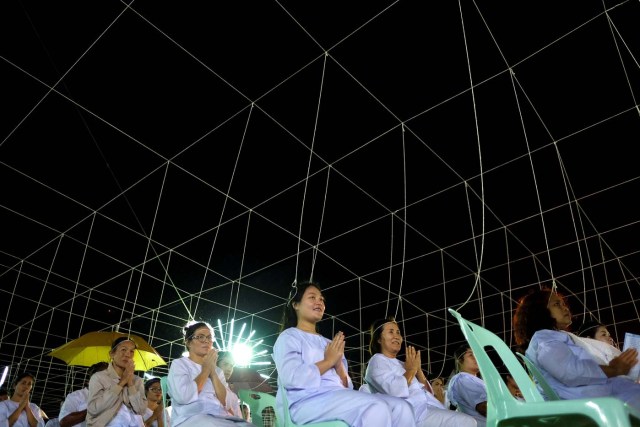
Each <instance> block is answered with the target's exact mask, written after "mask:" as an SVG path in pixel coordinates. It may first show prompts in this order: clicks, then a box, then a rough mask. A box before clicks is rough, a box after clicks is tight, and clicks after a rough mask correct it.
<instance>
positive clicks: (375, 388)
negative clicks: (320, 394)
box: [365, 318, 476, 427]
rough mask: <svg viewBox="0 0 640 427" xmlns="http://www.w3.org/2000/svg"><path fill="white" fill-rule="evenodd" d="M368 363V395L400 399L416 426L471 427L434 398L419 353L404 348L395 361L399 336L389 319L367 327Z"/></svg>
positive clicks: (468, 418) (467, 420)
mask: <svg viewBox="0 0 640 427" xmlns="http://www.w3.org/2000/svg"><path fill="white" fill-rule="evenodd" d="M370 331H371V343H370V345H369V352H370V353H371V359H370V360H369V363H368V364H367V370H366V374H365V380H366V382H367V385H368V388H369V390H370V392H371V393H374V394H375V393H383V394H388V395H391V396H396V397H400V398H402V399H404V400H406V401H407V402H409V404H411V406H412V407H413V410H414V414H415V419H416V425H417V426H419V427H427V426H443V427H444V426H450V427H458V426H460V427H463V426H469V427H475V426H476V421H475V420H474V419H473V417H471V416H469V415H466V414H463V413H460V412H456V411H452V410H450V409H446V408H445V407H444V405H443V404H442V403H441V402H440V401H439V400H438V399H437V398H436V397H435V395H434V394H433V389H432V388H431V383H429V381H427V378H426V377H425V375H424V372H423V371H422V367H421V364H422V362H421V358H420V351H416V350H415V348H414V347H412V346H407V347H406V360H405V362H402V361H400V360H398V359H397V356H398V353H399V352H400V350H401V348H402V340H403V339H402V333H401V332H400V327H399V326H398V324H397V323H396V322H395V320H394V319H393V318H389V319H382V320H377V321H375V322H374V323H373V324H372V325H371V329H370Z"/></svg>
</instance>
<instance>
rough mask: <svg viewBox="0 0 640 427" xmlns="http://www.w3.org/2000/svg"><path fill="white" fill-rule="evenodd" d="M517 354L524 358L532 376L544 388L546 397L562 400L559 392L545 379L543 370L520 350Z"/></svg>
mask: <svg viewBox="0 0 640 427" xmlns="http://www.w3.org/2000/svg"><path fill="white" fill-rule="evenodd" d="M516 354H517V355H518V357H520V359H522V361H523V362H524V364H525V365H526V367H527V370H528V371H529V373H530V374H531V376H533V378H534V379H535V380H536V382H537V383H538V385H539V386H540V387H541V388H542V392H543V393H544V395H545V397H546V399H547V400H560V396H558V393H556V391H555V390H554V389H553V388H551V386H550V385H549V383H548V382H547V380H545V379H544V377H543V376H542V372H540V370H539V369H538V367H537V366H536V365H534V364H533V362H532V361H531V360H530V359H529V358H528V357H527V356H525V355H524V354H522V353H518V352H516Z"/></svg>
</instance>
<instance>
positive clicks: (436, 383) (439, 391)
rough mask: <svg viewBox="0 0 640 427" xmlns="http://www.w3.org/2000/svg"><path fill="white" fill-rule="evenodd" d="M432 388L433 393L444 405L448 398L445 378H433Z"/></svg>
mask: <svg viewBox="0 0 640 427" xmlns="http://www.w3.org/2000/svg"><path fill="white" fill-rule="evenodd" d="M431 388H432V389H433V395H434V396H435V397H436V399H438V400H439V401H440V403H442V404H443V405H444V402H445V400H446V396H445V388H444V378H442V377H437V378H434V379H432V380H431Z"/></svg>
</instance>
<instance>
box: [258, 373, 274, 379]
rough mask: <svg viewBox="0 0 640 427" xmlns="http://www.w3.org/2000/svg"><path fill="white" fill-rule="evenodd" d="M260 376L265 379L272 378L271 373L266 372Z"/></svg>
mask: <svg viewBox="0 0 640 427" xmlns="http://www.w3.org/2000/svg"><path fill="white" fill-rule="evenodd" d="M260 376H261V377H262V378H264V379H265V380H268V379H269V378H271V377H270V376H269V375H265V374H260Z"/></svg>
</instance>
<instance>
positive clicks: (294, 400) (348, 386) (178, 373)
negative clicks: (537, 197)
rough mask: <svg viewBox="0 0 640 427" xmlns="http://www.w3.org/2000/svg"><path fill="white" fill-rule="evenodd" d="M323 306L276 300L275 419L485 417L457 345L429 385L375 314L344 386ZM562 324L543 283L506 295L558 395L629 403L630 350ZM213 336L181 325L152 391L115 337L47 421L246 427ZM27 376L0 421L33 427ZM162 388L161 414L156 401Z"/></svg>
mask: <svg viewBox="0 0 640 427" xmlns="http://www.w3.org/2000/svg"><path fill="white" fill-rule="evenodd" d="M324 311H325V299H324V296H323V294H322V290H321V288H320V286H319V285H318V284H317V283H314V282H304V283H300V284H297V286H296V287H295V291H292V295H290V298H289V300H288V302H287V304H286V305H285V308H284V312H283V318H282V323H281V331H280V333H279V335H278V338H277V339H276V342H275V345H274V348H273V355H272V357H273V360H274V361H275V365H276V369H277V372H278V385H279V390H278V393H277V394H276V410H275V414H277V415H278V417H281V416H283V414H284V408H283V402H284V397H285V396H283V395H282V393H285V394H286V401H287V402H288V416H289V417H290V418H291V421H292V422H294V423H295V424H298V425H304V424H308V423H315V422H324V421H342V422H344V423H345V424H346V425H349V426H356V427H359V426H366V427H378V426H380V427H382V426H384V427H405V426H419V427H428V426H434V427H435V426H452V427H453V426H461V427H466V426H469V427H471V426H484V425H485V424H486V420H487V418H486V417H487V408H488V405H487V401H488V397H487V391H486V386H485V383H484V380H483V379H482V378H481V374H480V368H479V366H478V363H477V362H476V360H475V357H474V354H473V351H472V349H471V348H470V347H469V346H468V345H467V344H466V343H465V344H463V345H462V346H461V347H460V348H458V349H457V350H456V351H455V352H454V354H453V355H452V356H453V359H454V361H455V374H454V375H452V376H451V378H450V379H449V380H448V382H446V383H445V380H444V379H443V378H441V377H437V378H434V379H433V380H432V381H431V382H430V381H428V380H427V377H426V375H425V373H424V372H423V370H422V361H421V355H420V351H419V350H417V349H416V348H415V347H413V346H411V345H406V344H405V346H404V347H403V336H402V331H401V329H400V326H399V324H398V323H397V322H396V321H395V319H394V318H384V319H379V320H376V321H375V322H373V323H372V325H371V327H370V331H369V333H370V338H371V341H370V345H369V350H370V355H371V357H370V359H369V360H368V363H367V364H366V374H365V376H364V378H363V385H362V387H360V390H356V389H354V384H353V382H352V380H351V377H350V375H349V369H348V365H347V360H346V358H345V355H344V351H345V344H346V343H345V336H344V334H343V333H342V332H337V333H336V334H335V335H334V336H333V337H331V338H326V337H324V336H323V335H321V334H320V333H319V332H318V322H320V321H321V320H322V318H323V316H324ZM572 320H573V317H572V315H571V312H570V310H569V308H568V306H567V304H566V301H565V298H564V296H563V295H561V294H560V293H558V292H557V291H556V290H555V289H547V288H538V289H535V290H532V291H530V292H528V293H527V294H526V295H524V296H522V297H521V298H520V300H519V301H518V306H517V308H516V310H515V313H514V317H513V329H514V336H515V339H516V343H517V344H518V346H519V348H518V350H521V351H524V352H525V354H526V356H527V357H528V359H529V360H531V361H532V362H533V363H534V364H535V365H536V366H537V367H538V369H539V370H540V372H541V374H542V375H543V376H544V378H545V380H546V381H547V382H548V383H549V384H550V386H551V387H552V388H553V389H554V391H555V392H556V393H557V394H558V395H559V396H560V398H562V399H577V398H583V397H600V396H613V397H616V398H618V399H620V400H621V401H623V402H625V403H627V404H628V405H630V406H631V407H633V408H636V409H638V410H640V384H638V383H637V382H636V381H634V380H633V379H630V378H629V377H628V376H627V374H628V373H629V371H630V369H631V368H632V367H633V366H634V365H635V364H636V363H637V359H638V352H637V351H636V350H634V349H628V350H625V351H620V350H619V349H618V347H617V345H616V344H615V341H614V340H613V339H612V337H611V335H610V333H609V331H608V329H607V327H606V326H605V325H603V324H601V323H599V322H596V321H593V320H587V321H585V322H584V323H583V324H582V325H581V326H580V327H578V328H575V331H576V332H575V333H573V332H571V328H570V326H571V324H572ZM213 334H214V329H213V327H212V326H211V325H210V324H208V323H207V322H203V321H192V322H189V323H188V324H187V325H185V326H184V327H183V328H182V339H183V342H184V345H185V347H186V350H187V353H186V354H185V355H184V356H183V357H181V358H178V359H175V360H173V361H172V362H171V365H170V367H169V374H168V376H167V385H168V390H163V389H162V383H161V381H160V378H151V379H149V380H147V381H146V383H145V382H143V380H142V378H141V377H139V376H138V375H136V373H135V372H136V367H135V363H134V357H133V356H134V352H135V350H136V348H137V345H136V343H135V341H134V340H133V339H131V338H128V337H121V338H118V339H116V340H115V341H114V342H113V344H112V347H111V351H110V353H109V355H110V359H111V360H110V362H101V363H98V364H96V365H94V366H91V367H90V368H89V369H88V370H87V375H88V377H87V378H88V380H87V382H86V385H85V387H84V388H82V389H80V390H76V391H74V392H72V393H70V394H69V395H67V397H66V399H65V400H64V403H63V404H62V407H61V410H60V414H59V416H58V417H56V418H53V419H51V420H49V422H48V423H47V426H52V425H60V426H63V427H71V426H74V427H85V426H89V427H92V426H99V427H169V426H171V427H179V426H184V427H208V426H212V427H218V426H228V427H249V426H254V424H252V422H251V417H250V415H249V414H248V410H243V409H245V408H246V409H248V406H246V404H245V403H243V402H241V401H240V399H239V398H238V395H237V394H236V393H235V392H234V390H233V389H232V387H231V386H230V384H229V383H228V381H229V379H230V377H231V375H232V373H233V367H234V362H233V357H232V355H231V353H229V352H223V351H218V349H216V348H214V346H213ZM403 351H404V352H403ZM400 355H401V356H402V359H403V360H401V359H400V358H399V356H400ZM503 380H504V382H505V384H506V386H507V388H508V389H509V391H510V392H511V394H512V395H513V397H514V398H515V399H517V400H520V401H523V400H524V399H523V397H522V393H521V392H520V390H519V388H518V386H517V384H516V383H515V381H514V380H513V378H512V377H511V375H510V374H509V373H508V372H506V373H503ZM35 381H36V379H35V377H34V376H33V375H32V374H31V373H29V372H24V373H21V374H19V375H17V376H16V378H15V379H14V380H13V382H12V383H11V387H10V389H9V391H8V392H4V393H0V427H5V426H6V427H27V426H28V427H45V422H46V420H47V418H46V414H44V413H43V411H42V410H41V409H40V408H39V407H38V405H36V404H35V403H33V402H31V401H30V396H31V392H32V389H33V387H34V384H35ZM0 391H2V390H0ZM365 391H366V392H365ZM167 392H168V395H169V396H171V412H170V414H171V415H169V411H168V408H164V405H163V396H164V393H167ZM243 407H245V408H243ZM272 412H273V411H272ZM275 414H272V415H275ZM262 415H264V414H262ZM267 415H268V414H267ZM264 418H268V419H270V420H271V422H272V423H273V421H275V417H272V416H264V417H262V418H261V420H264ZM265 425H267V424H265Z"/></svg>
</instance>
